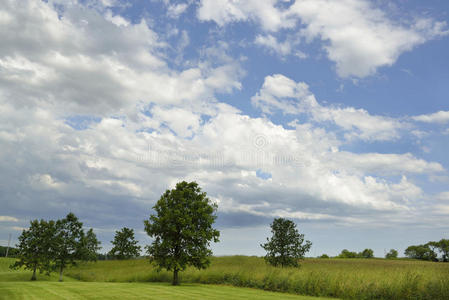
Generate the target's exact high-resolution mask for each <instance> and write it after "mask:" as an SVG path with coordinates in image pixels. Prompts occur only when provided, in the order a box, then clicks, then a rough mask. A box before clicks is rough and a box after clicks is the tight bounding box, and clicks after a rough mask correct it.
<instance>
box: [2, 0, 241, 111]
mask: <svg viewBox="0 0 449 300" xmlns="http://www.w3.org/2000/svg"><path fill="white" fill-rule="evenodd" d="M2 10H3V14H4V15H5V16H7V17H5V18H3V19H4V20H5V22H4V24H2V26H1V28H0V37H1V39H2V41H4V42H3V43H2V45H1V46H0V67H1V72H0V79H1V80H0V84H1V86H2V88H3V92H4V93H6V95H5V96H7V97H11V98H14V99H16V101H15V103H16V106H21V105H22V106H23V105H31V104H34V105H36V106H38V105H45V104H49V105H52V106H59V107H60V111H61V112H64V111H70V112H72V113H79V114H92V113H94V114H97V115H108V114H110V113H117V112H122V113H126V111H127V110H129V109H130V108H131V109H132V108H133V107H134V106H135V104H136V102H137V101H139V100H145V101H152V102H155V103H162V104H164V103H165V104H170V103H179V102H182V101H195V100H199V101H201V100H204V99H209V98H213V94H214V93H215V92H216V91H229V90H232V89H233V88H236V87H239V84H240V83H239V78H238V76H239V75H238V74H240V72H239V70H238V68H239V66H238V65H237V64H232V65H231V64H228V65H215V66H212V65H211V64H208V63H207V62H206V61H205V62H203V63H201V64H198V65H197V66H196V67H192V68H187V69H184V70H180V71H178V70H173V69H170V68H168V66H167V63H166V62H165V59H164V57H165V56H166V55H165V53H164V51H165V48H166V44H165V42H164V41H162V40H161V39H160V38H159V36H158V35H157V34H156V33H155V32H154V31H152V30H151V29H150V28H149V26H148V24H147V23H146V21H145V20H141V21H140V22H139V23H137V24H133V25H129V24H128V23H127V22H125V21H124V20H122V19H120V18H121V17H119V16H115V17H111V15H110V14H106V16H105V17H103V16H102V15H100V14H99V13H97V12H95V11H91V10H83V9H81V8H80V7H78V6H77V5H70V6H68V7H66V8H65V10H64V12H63V13H64V17H62V18H61V17H59V16H58V13H57V12H56V11H55V10H54V9H53V7H52V5H51V4H50V3H45V2H43V1H23V2H21V3H20V5H19V3H18V2H16V1H9V0H8V1H6V3H5V5H4V6H3V8H2ZM37 12H39V13H37Z"/></svg>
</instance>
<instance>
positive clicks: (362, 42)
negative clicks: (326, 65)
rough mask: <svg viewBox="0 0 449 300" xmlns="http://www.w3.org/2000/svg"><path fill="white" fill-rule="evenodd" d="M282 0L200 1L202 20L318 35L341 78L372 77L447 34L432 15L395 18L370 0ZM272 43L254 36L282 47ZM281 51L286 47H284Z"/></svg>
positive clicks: (311, 36) (270, 41)
mask: <svg viewBox="0 0 449 300" xmlns="http://www.w3.org/2000/svg"><path fill="white" fill-rule="evenodd" d="M278 3H279V1H276V0H270V1H232V0H220V1H215V0H202V1H201V4H200V7H199V9H198V18H199V19H200V20H213V21H215V22H216V23H217V24H218V25H220V26H224V25H225V24H227V23H230V22H236V21H248V20H251V21H255V22H257V23H259V24H260V25H261V26H262V28H263V30H265V31H271V32H273V33H275V32H278V31H279V30H281V29H286V28H287V29H291V30H292V31H295V32H299V33H300V34H301V35H302V36H303V37H304V38H305V39H306V40H307V41H311V40H314V39H320V40H321V41H322V48H323V49H324V50H325V51H326V53H327V56H328V58H329V59H330V60H331V61H333V62H335V63H336V71H337V74H338V75H339V76H340V77H343V78H347V77H358V78H363V77H366V76H369V75H373V74H375V73H376V71H377V69H378V68H380V67H384V66H391V65H393V64H394V63H395V62H396V60H397V59H398V57H399V56H400V55H401V54H402V53H404V52H406V51H410V50H412V49H413V48H414V47H416V46H418V45H420V44H423V43H425V42H426V41H428V40H431V39H434V38H436V37H439V36H443V35H447V34H448V33H449V30H447V26H446V23H445V22H436V21H434V20H432V19H429V18H416V19H415V20H412V21H407V22H406V21H402V20H397V21H396V20H393V19H392V18H390V17H389V16H388V14H387V13H386V12H384V11H382V10H381V9H379V8H376V7H375V6H374V5H373V3H371V2H369V1H366V0H297V1H295V2H294V3H293V4H292V5H291V6H289V7H287V8H284V9H281V8H279V7H278V6H277V4H278ZM297 24H299V25H298V26H296V25H297ZM274 41H275V37H272V38H270V37H269V36H268V37H265V38H262V36H259V38H256V42H258V43H259V44H261V43H263V44H264V45H268V46H270V47H271V48H273V47H274V46H277V47H278V51H279V45H277V44H275V43H274ZM283 51H284V52H286V51H287V50H286V45H284V47H283ZM299 51H300V50H299ZM288 52H290V51H288Z"/></svg>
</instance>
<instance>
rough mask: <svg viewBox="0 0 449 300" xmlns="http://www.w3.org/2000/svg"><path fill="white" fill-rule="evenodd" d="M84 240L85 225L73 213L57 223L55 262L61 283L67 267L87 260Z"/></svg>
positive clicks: (54, 247) (54, 248) (54, 241)
mask: <svg viewBox="0 0 449 300" xmlns="http://www.w3.org/2000/svg"><path fill="white" fill-rule="evenodd" d="M84 239H85V237H84V231H83V223H81V222H80V221H79V220H78V218H77V217H76V216H75V215H74V214H73V213H69V214H68V215H67V216H66V217H65V218H64V219H61V220H57V221H56V234H55V237H54V240H53V261H54V264H55V267H56V268H57V269H58V270H59V281H62V275H63V272H64V269H65V268H66V267H67V266H70V265H76V261H77V260H79V259H85V253H86V252H85V251H84V250H85V248H84V247H83V245H84V244H83V242H84Z"/></svg>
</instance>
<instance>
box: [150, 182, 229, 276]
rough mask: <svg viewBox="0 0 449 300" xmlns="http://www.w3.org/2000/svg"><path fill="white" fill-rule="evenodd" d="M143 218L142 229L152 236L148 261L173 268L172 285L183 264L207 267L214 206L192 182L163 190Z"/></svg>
mask: <svg viewBox="0 0 449 300" xmlns="http://www.w3.org/2000/svg"><path fill="white" fill-rule="evenodd" d="M153 209H154V211H155V213H154V214H152V215H151V216H150V218H149V220H145V221H144V224H145V231H146V232H147V234H148V235H149V236H150V237H152V238H154V241H153V242H152V244H151V245H149V246H147V251H148V254H149V255H150V261H151V262H153V263H155V264H156V265H157V266H158V267H159V268H165V269H167V270H169V271H171V270H172V271H173V282H172V283H173V285H178V284H179V280H178V272H179V271H182V270H184V269H185V268H186V267H187V266H189V265H190V266H194V267H196V268H198V269H203V268H206V267H208V266H209V264H210V259H209V258H210V256H211V255H212V251H211V250H210V249H209V246H210V242H211V241H213V242H218V238H219V235H220V233H219V231H218V230H216V229H214V228H213V227H212V225H213V223H214V222H215V219H216V214H215V213H216V209H217V205H216V204H214V203H212V202H211V201H210V200H209V198H207V195H206V193H205V192H202V191H201V188H200V187H199V186H198V184H197V183H196V182H190V183H189V182H185V181H183V182H180V183H178V184H176V188H175V189H172V190H167V191H166V192H165V193H164V194H163V195H162V196H161V198H160V199H159V201H158V202H157V203H156V205H154V206H153Z"/></svg>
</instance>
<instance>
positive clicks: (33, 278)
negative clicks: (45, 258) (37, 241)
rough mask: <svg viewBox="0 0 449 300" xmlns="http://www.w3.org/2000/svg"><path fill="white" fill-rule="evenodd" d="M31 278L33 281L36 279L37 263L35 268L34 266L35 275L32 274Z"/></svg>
mask: <svg viewBox="0 0 449 300" xmlns="http://www.w3.org/2000/svg"><path fill="white" fill-rule="evenodd" d="M31 280H32V281H34V280H36V265H34V268H33V276H31Z"/></svg>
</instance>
